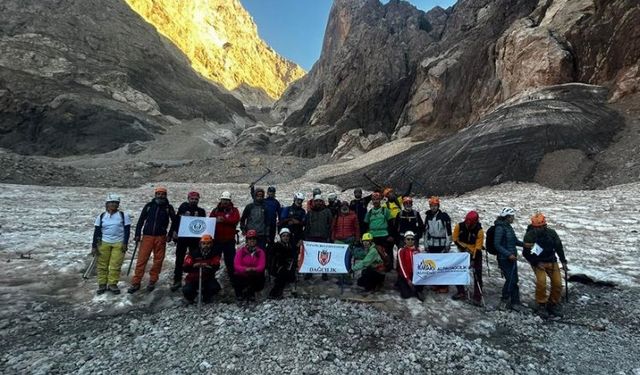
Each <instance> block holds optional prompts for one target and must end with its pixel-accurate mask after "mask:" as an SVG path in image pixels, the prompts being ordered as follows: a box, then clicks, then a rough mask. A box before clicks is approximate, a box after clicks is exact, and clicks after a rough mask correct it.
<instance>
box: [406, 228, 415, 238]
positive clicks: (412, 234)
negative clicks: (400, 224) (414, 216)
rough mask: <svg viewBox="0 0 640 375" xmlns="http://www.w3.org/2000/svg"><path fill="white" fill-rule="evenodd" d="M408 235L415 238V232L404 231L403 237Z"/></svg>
mask: <svg viewBox="0 0 640 375" xmlns="http://www.w3.org/2000/svg"><path fill="white" fill-rule="evenodd" d="M409 237H411V238H415V237H416V234H415V233H413V232H412V231H410V230H408V231H406V232H404V238H409Z"/></svg>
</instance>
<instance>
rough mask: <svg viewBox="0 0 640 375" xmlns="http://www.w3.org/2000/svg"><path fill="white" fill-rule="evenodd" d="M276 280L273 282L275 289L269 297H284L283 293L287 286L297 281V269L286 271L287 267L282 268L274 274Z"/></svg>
mask: <svg viewBox="0 0 640 375" xmlns="http://www.w3.org/2000/svg"><path fill="white" fill-rule="evenodd" d="M274 276H275V280H274V282H273V288H272V289H271V292H269V295H270V296H271V297H280V296H282V292H283V291H284V288H285V287H286V286H287V284H289V283H291V282H294V281H295V280H296V271H295V268H294V269H292V270H289V269H286V268H285V267H280V268H279V269H277V270H276V272H275V273H274Z"/></svg>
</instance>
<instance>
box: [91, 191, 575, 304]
mask: <svg viewBox="0 0 640 375" xmlns="http://www.w3.org/2000/svg"><path fill="white" fill-rule="evenodd" d="M250 193H251V197H252V202H251V203H249V204H248V205H247V206H246V207H245V208H244V210H243V211H242V213H240V211H239V210H238V208H237V207H235V206H234V204H233V202H232V196H231V194H230V193H229V192H227V191H225V192H223V193H222V194H221V195H220V197H219V198H220V199H219V203H218V204H217V206H216V207H215V208H214V209H213V210H212V211H211V212H210V213H209V215H208V216H209V217H214V218H215V219H216V221H215V226H216V227H215V236H214V237H212V236H210V235H203V236H202V237H201V238H183V237H178V228H179V226H180V220H181V218H182V217H185V216H200V217H205V216H207V214H206V212H205V210H204V209H203V208H201V207H199V206H198V204H199V201H200V194H199V193H198V192H190V193H189V194H188V195H187V201H186V202H184V203H182V204H181V205H180V206H179V207H178V210H177V212H176V211H175V209H174V208H173V206H172V205H171V204H170V203H169V201H168V198H167V189H166V188H164V187H157V188H155V191H154V197H153V199H152V200H151V201H150V202H149V203H147V204H146V205H145V206H144V207H143V208H142V211H141V213H140V216H139V218H138V221H137V225H136V228H135V232H134V241H135V242H136V245H138V243H139V252H138V256H137V260H136V264H135V271H134V275H133V277H132V279H131V286H130V287H129V289H128V293H131V294H133V293H136V292H138V291H139V290H140V288H141V282H142V279H143V277H144V273H145V269H146V267H147V263H148V262H149V259H150V258H151V257H153V261H152V265H151V268H150V270H149V281H148V284H147V286H146V290H147V291H153V290H154V289H155V288H156V285H157V282H158V279H159V275H160V272H161V270H162V264H163V261H164V258H165V250H166V244H167V243H168V242H170V241H174V242H175V243H176V251H175V253H176V259H175V269H174V273H173V275H174V276H173V284H172V286H171V290H172V291H174V292H175V291H178V290H179V289H182V292H183V295H184V297H185V299H186V300H187V301H189V302H194V301H195V299H196V298H197V297H198V293H200V297H201V299H202V301H203V302H205V303H206V302H211V301H212V299H213V297H214V296H215V295H216V294H217V293H218V292H219V291H220V290H221V286H220V284H219V283H218V281H217V279H216V272H217V271H218V270H219V269H220V266H221V261H224V266H225V269H226V272H227V275H228V277H229V281H230V284H231V286H232V287H233V288H234V290H235V296H236V299H237V300H246V301H254V300H255V299H256V293H258V292H260V291H262V290H263V289H264V287H265V284H266V279H267V275H268V276H269V279H271V278H273V281H272V282H271V284H272V286H271V290H270V292H269V297H270V298H281V297H282V296H283V291H284V290H285V288H286V286H287V284H289V283H293V282H296V281H297V279H298V272H297V269H298V256H299V253H300V251H302V247H303V241H312V242H321V243H341V244H348V245H349V249H350V254H351V264H350V271H351V273H350V274H349V275H347V277H346V279H345V278H342V279H341V280H340V281H339V283H346V284H351V283H352V280H351V278H352V277H354V275H355V273H358V275H359V277H358V278H357V285H358V286H360V287H362V288H364V290H365V291H367V292H372V291H377V290H380V289H381V288H382V286H383V284H384V281H385V279H386V277H387V274H388V273H390V272H392V271H393V270H394V268H395V269H396V272H397V279H396V283H395V286H396V288H397V289H398V290H399V292H400V295H401V296H402V298H412V297H415V298H418V299H420V300H423V299H424V293H425V291H426V290H425V289H426V287H424V286H420V285H414V284H413V283H412V278H413V275H412V273H413V257H414V255H415V254H417V253H419V252H423V251H424V252H427V253H448V252H450V251H451V250H452V247H453V246H455V249H456V250H457V251H460V252H468V253H469V254H470V265H469V266H470V268H471V269H472V275H473V280H474V282H473V292H472V293H471V299H470V302H471V303H472V304H474V305H477V306H481V305H482V303H483V299H482V297H483V280H482V267H483V250H485V249H486V251H487V254H494V255H496V256H497V262H498V265H499V268H500V270H501V273H502V275H503V277H504V279H505V281H504V286H503V288H502V294H501V307H502V308H504V309H511V310H516V311H519V310H521V309H522V307H523V306H522V304H521V301H520V292H519V285H518V283H519V278H518V264H517V259H518V250H517V247H522V249H523V250H522V255H523V256H524V258H525V259H526V260H527V261H528V262H529V263H530V265H531V267H532V269H533V271H534V274H535V280H536V291H535V300H536V303H537V309H536V310H537V312H538V313H539V314H540V315H543V316H548V315H549V314H552V315H554V316H562V311H561V309H560V302H561V294H562V277H561V274H560V268H559V266H558V258H559V260H560V262H561V263H562V265H563V269H564V270H565V272H566V270H567V266H566V265H567V260H566V258H565V255H564V251H563V246H562V242H561V241H560V238H559V237H558V234H557V233H556V232H555V231H554V230H553V229H551V228H548V226H547V223H546V218H545V216H544V215H543V214H542V213H537V214H535V215H534V216H533V217H532V218H531V223H530V225H529V227H528V228H527V231H526V234H525V235H524V238H523V240H522V241H520V240H519V239H518V238H517V236H516V233H515V231H514V229H513V227H512V223H513V221H514V218H515V214H516V212H515V210H514V209H512V208H508V207H507V208H504V209H502V211H501V212H500V213H499V215H498V217H497V219H496V220H495V222H494V225H493V226H491V227H490V228H489V229H488V230H487V231H486V232H485V231H484V230H483V226H482V224H481V222H480V217H479V215H478V213H477V212H476V211H470V212H468V213H467V214H466V215H465V217H464V220H463V221H462V222H459V223H456V224H455V225H453V228H452V223H451V218H450V216H449V215H448V214H447V213H446V212H444V211H443V210H442V209H441V201H440V199H439V198H438V197H431V198H429V210H427V211H426V212H425V215H424V219H423V217H422V216H421V214H420V213H419V212H418V211H417V210H415V209H414V208H413V199H412V198H411V196H410V195H411V185H409V189H408V190H407V191H406V192H405V193H404V194H402V195H397V194H396V192H395V191H394V190H393V189H391V188H386V189H377V190H375V191H374V192H373V193H371V194H370V195H367V196H363V192H362V189H355V190H354V199H353V200H351V201H350V202H348V201H342V202H341V201H340V200H339V199H338V196H337V194H335V193H330V194H328V196H327V201H326V202H325V199H324V197H323V195H322V192H321V191H320V189H318V188H315V189H313V192H312V196H311V199H309V200H308V201H307V202H305V194H304V193H300V192H299V193H295V194H294V196H293V202H292V203H291V205H290V206H285V207H283V206H282V205H281V204H280V202H279V201H278V200H277V199H276V188H275V187H273V186H271V187H269V188H268V189H267V191H266V192H265V190H264V189H262V188H256V187H255V186H254V185H253V184H252V185H251V186H250ZM119 203H120V197H119V196H118V195H116V194H108V196H107V198H106V204H105V206H106V210H105V211H104V212H102V213H101V214H100V215H99V216H98V217H97V218H96V221H95V229H94V235H93V243H92V253H93V255H94V256H95V257H96V272H97V281H98V290H97V294H103V293H105V292H107V291H108V292H111V293H114V294H119V293H120V289H119V288H118V286H117V284H118V282H119V279H120V270H121V267H122V263H123V261H124V254H125V253H126V251H127V249H128V243H129V240H130V231H131V224H132V223H131V220H130V215H129V214H127V213H124V212H123V211H120V210H119ZM369 206H371V207H369ZM238 226H239V230H238ZM239 233H241V234H242V235H243V236H244V238H245V244H244V245H242V246H240V247H238V248H236V246H237V244H238V243H239V242H240V241H239ZM276 234H278V235H277V236H276ZM420 240H423V242H424V248H421V247H420V246H419V244H420ZM485 240H486V242H485ZM394 248H397V249H398V250H397V253H396V255H395V256H394ZM485 256H486V255H485ZM132 262H133V260H132ZM184 274H186V276H184ZM312 277H313V275H312V274H310V273H307V274H305V276H304V279H305V280H310V279H312ZM547 278H549V279H550V283H551V292H550V295H547ZM322 279H323V280H324V281H326V280H328V279H329V277H328V275H327V274H322ZM431 290H432V291H433V292H435V293H442V294H447V293H449V287H447V286H433V287H432V288H431ZM452 298H453V299H456V300H464V299H467V298H468V297H467V290H466V288H465V286H463V285H458V286H456V292H455V294H454V295H453V297H452Z"/></svg>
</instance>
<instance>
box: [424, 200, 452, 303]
mask: <svg viewBox="0 0 640 375" xmlns="http://www.w3.org/2000/svg"><path fill="white" fill-rule="evenodd" d="M424 223H425V230H424V232H425V241H424V242H425V243H424V248H425V250H426V251H427V253H448V252H449V251H450V250H451V218H450V217H449V215H448V214H447V213H446V212H443V211H442V210H441V209H440V198H438V197H431V198H429V210H428V211H427V212H426V213H425V218H424ZM432 290H434V291H435V292H437V293H449V287H448V286H446V285H443V286H435V287H432Z"/></svg>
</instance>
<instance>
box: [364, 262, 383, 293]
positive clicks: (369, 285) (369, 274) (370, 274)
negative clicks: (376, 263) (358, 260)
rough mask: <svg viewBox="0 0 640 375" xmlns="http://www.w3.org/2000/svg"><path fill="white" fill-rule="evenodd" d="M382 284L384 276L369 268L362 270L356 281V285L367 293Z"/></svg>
mask: <svg viewBox="0 0 640 375" xmlns="http://www.w3.org/2000/svg"><path fill="white" fill-rule="evenodd" d="M383 282H384V274H383V273H380V272H378V271H376V270H375V269H373V268H371V267H367V268H365V269H364V270H362V275H361V276H360V278H359V279H358V285H359V286H361V287H363V288H364V290H366V291H367V292H369V291H372V290H374V289H376V287H377V286H378V285H381V284H382V283H383Z"/></svg>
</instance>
